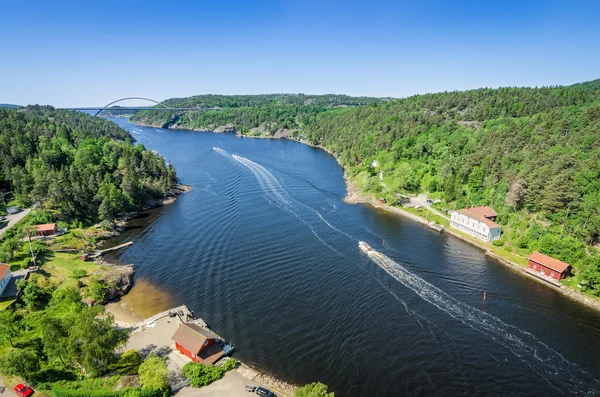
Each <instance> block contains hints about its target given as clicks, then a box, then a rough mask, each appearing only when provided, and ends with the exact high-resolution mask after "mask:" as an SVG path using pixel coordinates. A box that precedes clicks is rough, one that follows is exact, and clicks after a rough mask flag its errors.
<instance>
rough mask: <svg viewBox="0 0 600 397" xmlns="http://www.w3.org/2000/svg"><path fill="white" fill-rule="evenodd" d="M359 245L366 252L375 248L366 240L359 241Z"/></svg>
mask: <svg viewBox="0 0 600 397" xmlns="http://www.w3.org/2000/svg"><path fill="white" fill-rule="evenodd" d="M358 246H359V248H360V249H361V250H363V252H365V253H366V254H368V253H369V252H370V251H372V250H373V248H371V246H370V245H369V244H367V243H365V242H364V241H359V242H358Z"/></svg>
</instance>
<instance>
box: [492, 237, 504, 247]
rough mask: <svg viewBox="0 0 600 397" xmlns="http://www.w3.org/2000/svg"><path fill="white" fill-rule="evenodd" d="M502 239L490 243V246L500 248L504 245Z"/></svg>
mask: <svg viewBox="0 0 600 397" xmlns="http://www.w3.org/2000/svg"><path fill="white" fill-rule="evenodd" d="M504 241H505V240H504V238H502V237H501V238H499V239H498V240H494V241H492V245H493V246H495V247H502V246H503V245H504Z"/></svg>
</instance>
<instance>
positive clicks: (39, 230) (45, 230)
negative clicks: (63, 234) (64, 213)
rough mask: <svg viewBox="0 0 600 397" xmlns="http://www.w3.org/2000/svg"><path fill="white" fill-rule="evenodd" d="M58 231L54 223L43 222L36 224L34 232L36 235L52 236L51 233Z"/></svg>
mask: <svg viewBox="0 0 600 397" xmlns="http://www.w3.org/2000/svg"><path fill="white" fill-rule="evenodd" d="M56 233H58V228H57V227H56V223H45V224H43V225H37V226H36V232H35V234H36V235H38V236H52V235H53V234H56Z"/></svg>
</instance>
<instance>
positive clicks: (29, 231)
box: [25, 227, 36, 266]
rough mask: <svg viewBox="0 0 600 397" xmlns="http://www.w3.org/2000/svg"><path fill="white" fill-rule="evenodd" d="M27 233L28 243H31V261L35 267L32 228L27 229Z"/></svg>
mask: <svg viewBox="0 0 600 397" xmlns="http://www.w3.org/2000/svg"><path fill="white" fill-rule="evenodd" d="M25 230H26V233H27V241H29V252H30V253H31V261H32V262H33V266H35V265H36V264H35V255H33V248H32V247H31V227H29V228H26V229H25Z"/></svg>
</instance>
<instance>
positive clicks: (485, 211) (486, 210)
mask: <svg viewBox="0 0 600 397" xmlns="http://www.w3.org/2000/svg"><path fill="white" fill-rule="evenodd" d="M469 210H470V211H471V212H474V213H476V214H479V215H481V216H485V217H486V218H491V217H494V216H498V214H497V213H496V211H494V209H493V208H492V207H488V206H487V205H482V206H481V207H471V208H469Z"/></svg>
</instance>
